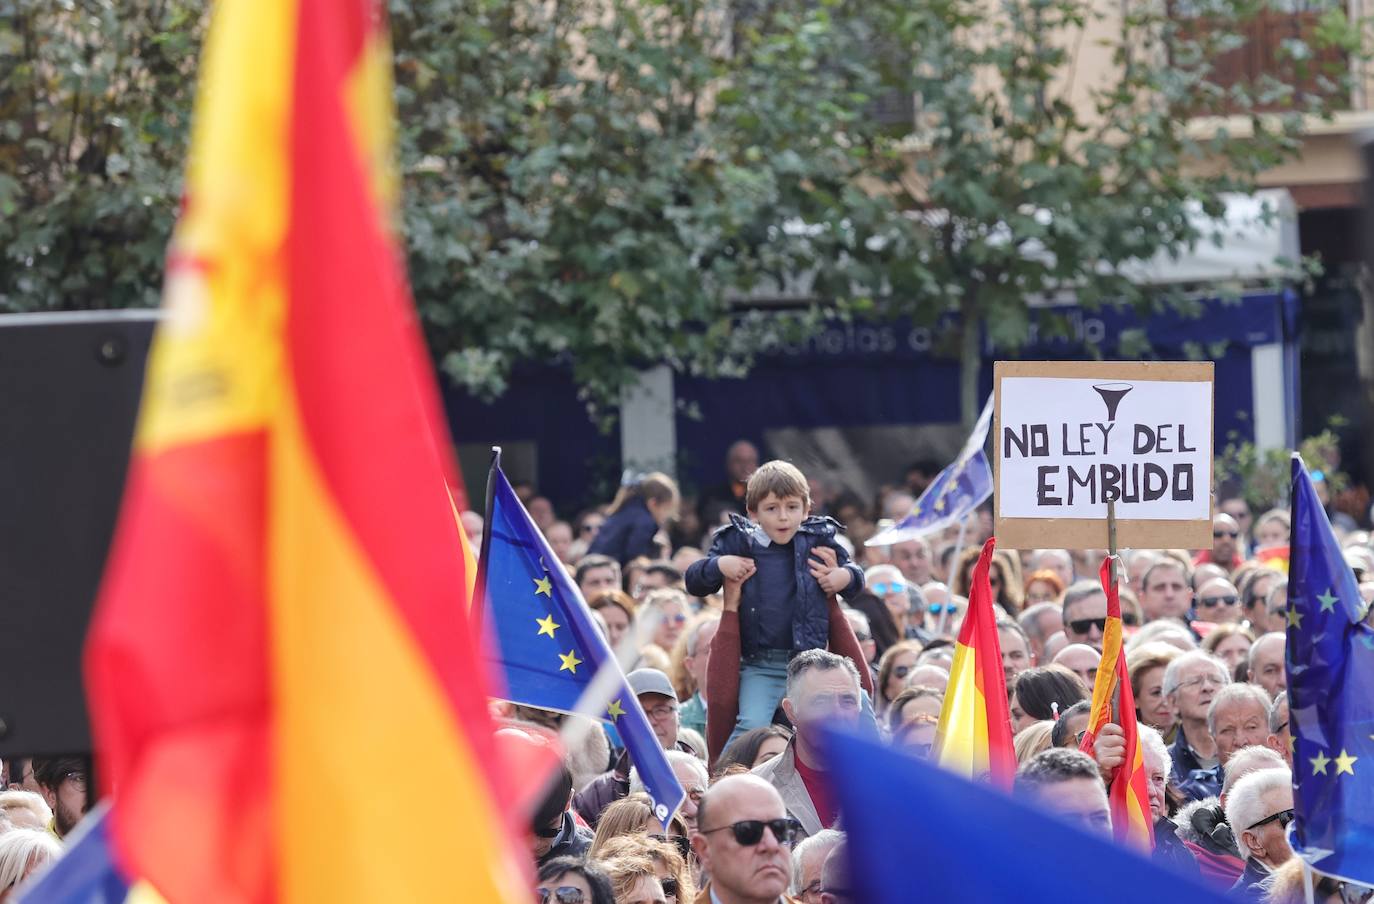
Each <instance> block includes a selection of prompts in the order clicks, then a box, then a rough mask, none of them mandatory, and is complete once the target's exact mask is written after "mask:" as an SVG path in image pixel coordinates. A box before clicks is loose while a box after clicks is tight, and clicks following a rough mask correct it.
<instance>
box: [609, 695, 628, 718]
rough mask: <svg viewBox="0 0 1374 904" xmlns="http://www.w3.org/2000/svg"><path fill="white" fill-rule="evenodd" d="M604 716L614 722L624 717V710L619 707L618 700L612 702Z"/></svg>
mask: <svg viewBox="0 0 1374 904" xmlns="http://www.w3.org/2000/svg"><path fill="white" fill-rule="evenodd" d="M606 715H608V716H610V717H611V721H612V722H614V721H615V720H616V719H619V718H620V717H621V716H623V715H625V708H624V707H623V706H621V705H620V701H619V700H612V701H611V705H610V706H608V707H606Z"/></svg>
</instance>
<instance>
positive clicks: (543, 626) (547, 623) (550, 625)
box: [534, 615, 563, 637]
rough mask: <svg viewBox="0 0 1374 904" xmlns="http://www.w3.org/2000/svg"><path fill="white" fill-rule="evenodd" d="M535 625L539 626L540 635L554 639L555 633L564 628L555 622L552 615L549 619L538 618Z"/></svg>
mask: <svg viewBox="0 0 1374 904" xmlns="http://www.w3.org/2000/svg"><path fill="white" fill-rule="evenodd" d="M534 623H535V624H536V625H538V626H539V633H540V634H547V635H549V636H550V637H553V632H554V631H556V630H558V629H559V628H561V627H563V626H562V625H560V624H558V623H557V622H556V621H554V620H553V616H552V615H550V616H549V617H548V618H536V619H535V620H534Z"/></svg>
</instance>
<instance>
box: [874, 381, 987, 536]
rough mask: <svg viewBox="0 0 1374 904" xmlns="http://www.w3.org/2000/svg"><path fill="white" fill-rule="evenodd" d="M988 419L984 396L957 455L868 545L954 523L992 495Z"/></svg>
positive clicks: (926, 531)
mask: <svg viewBox="0 0 1374 904" xmlns="http://www.w3.org/2000/svg"><path fill="white" fill-rule="evenodd" d="M991 423H992V399H991V397H989V398H988V401H987V404H985V405H984V406H983V413H982V414H980V415H979V416H978V423H976V424H975V425H974V427H973V432H972V433H970V434H969V437H968V440H967V441H966V442H965V443H964V448H963V449H962V450H961V451H960V452H959V457H958V458H956V459H954V461H953V462H952V463H951V464H950V465H949V466H947V467H946V468H945V469H944V470H943V471H941V472H940V473H939V474H937V475H935V479H934V480H932V481H931V482H930V485H929V486H928V487H926V489H925V492H924V493H922V494H921V498H920V499H917V500H916V504H915V505H913V506H912V507H911V514H909V515H907V516H906V517H905V518H903V519H902V520H901V521H898V522H897V523H896V524H894V525H892V527H890V528H888V529H887V530H885V531H883V532H882V533H880V534H878V535H877V536H875V537H874V538H873V539H871V540H869V541H868V543H867V544H866V545H868V546H890V545H891V544H893V543H901V542H902V541H904V540H910V539H913V538H915V537H919V536H922V535H924V534H928V533H931V532H933V531H937V530H941V529H942V528H944V527H946V526H948V525H950V524H956V523H958V522H959V521H960V520H961V519H962V518H964V517H966V516H967V515H968V513H969V512H971V511H973V510H974V509H976V508H977V507H978V506H980V505H982V504H983V503H984V502H985V501H986V500H987V498H988V497H989V496H991V495H992V466H991V465H989V464H988V456H987V453H986V452H984V451H983V444H984V443H985V442H987V438H988V426H989V425H990V424H991Z"/></svg>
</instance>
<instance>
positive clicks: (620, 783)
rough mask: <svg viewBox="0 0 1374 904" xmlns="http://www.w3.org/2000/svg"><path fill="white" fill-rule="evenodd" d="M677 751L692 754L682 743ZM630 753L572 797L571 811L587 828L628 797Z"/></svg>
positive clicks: (678, 744) (619, 758)
mask: <svg viewBox="0 0 1374 904" xmlns="http://www.w3.org/2000/svg"><path fill="white" fill-rule="evenodd" d="M677 749H678V750H682V751H685V752H687V753H693V750H692V748H691V747H688V746H687V745H686V744H685V743H683V742H682V741H678V742H677ZM631 765H632V764H631V763H630V752H629V751H628V750H626V751H622V752H621V754H620V756H619V757H617V758H616V761H615V765H614V766H612V767H611V770H610V771H609V772H603V773H601V774H600V775H598V776H597V777H596V778H594V779H592V780H591V781H590V782H588V783H587V787H585V788H583V789H582V790H581V791H579V792H577V793H576V794H574V795H573V809H574V810H576V811H577V815H578V816H581V817H582V819H583V821H584V822H586V823H587V825H589V826H593V827H594V826H595V825H596V824H597V823H598V822H600V821H601V813H602V811H604V810H605V809H606V808H607V807H609V806H610V805H611V804H613V803H615V802H616V801H618V800H620V799H621V798H622V797H628V796H629V795H630V766H631Z"/></svg>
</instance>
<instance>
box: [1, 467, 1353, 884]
mask: <svg viewBox="0 0 1374 904" xmlns="http://www.w3.org/2000/svg"><path fill="white" fill-rule="evenodd" d="M936 470H937V469H936V468H934V467H929V466H918V467H913V468H912V469H910V471H909V472H908V473H907V474H906V475H905V479H904V481H903V482H902V483H901V484H900V485H897V486H893V487H888V488H885V489H884V490H882V491H881V492H880V494H879V495H878V498H877V499H875V500H874V501H873V504H872V506H871V507H870V506H865V505H862V504H860V503H859V502H858V501H857V500H856V499H854V498H853V497H852V496H846V495H838V496H837V495H835V494H833V493H830V492H828V491H826V490H825V488H824V487H823V486H822V485H821V484H820V483H818V482H817V481H814V480H809V479H808V478H807V477H806V476H805V475H803V474H802V473H801V472H800V471H799V470H798V469H797V468H795V467H793V466H792V465H790V464H788V463H786V462H781V461H771V462H761V461H760V456H759V454H758V452H757V450H756V449H755V448H754V447H753V446H752V445H750V444H749V443H747V442H739V443H736V444H735V445H734V446H732V447H731V449H730V450H729V453H728V455H727V460H726V474H725V480H724V481H723V482H722V483H721V484H720V485H719V486H718V487H714V488H711V489H709V490H707V491H705V492H702V493H701V494H699V496H698V497H697V498H695V499H684V498H683V497H682V495H681V493H680V491H679V488H678V486H677V485H676V483H675V482H674V481H673V480H672V479H671V478H669V477H667V476H665V475H662V474H647V475H638V476H629V477H628V478H627V480H626V481H625V485H624V486H623V487H622V488H621V490H620V492H619V494H618V495H617V497H616V499H615V500H613V501H612V502H611V503H610V504H608V505H606V506H601V507H595V508H592V509H588V510H586V511H583V512H580V513H578V514H577V515H576V517H575V518H572V519H571V520H563V519H561V518H560V517H559V513H558V512H557V511H556V509H555V507H554V505H553V504H551V503H550V501H549V500H548V499H546V498H543V497H540V496H538V495H537V494H536V493H535V492H534V490H533V488H532V487H529V486H518V487H517V493H518V494H519V495H520V496H521V499H522V502H524V504H525V506H526V508H527V510H528V511H529V513H530V515H531V517H532V519H533V520H534V521H535V523H536V524H537V526H538V527H539V529H540V530H541V531H542V532H543V534H544V536H545V538H546V539H547V541H548V543H549V545H550V547H551V548H552V549H553V550H554V552H555V553H556V555H557V556H558V557H559V558H560V559H561V561H562V563H563V565H564V566H565V567H566V569H567V570H568V573H569V574H570V575H571V576H572V578H573V580H574V582H575V583H576V585H577V586H578V588H579V590H580V592H581V594H582V596H583V597H584V598H585V600H586V602H587V604H588V606H589V608H590V610H591V612H592V614H593V618H594V620H595V622H596V624H597V625H598V627H599V628H600V629H601V630H602V632H603V633H604V635H605V638H606V640H607V641H608V643H609V645H610V647H611V649H612V650H613V651H614V652H615V653H616V655H617V658H619V659H620V661H621V662H622V664H623V666H624V668H625V671H626V673H627V681H628V683H629V686H630V688H631V690H632V692H633V693H634V694H635V696H636V697H637V699H638V701H639V704H640V706H641V707H642V709H643V711H644V713H645V715H646V716H647V718H648V721H649V724H650V726H651V727H652V728H653V731H654V735H655V737H656V738H657V740H658V742H659V744H660V745H661V746H662V747H663V749H664V750H665V752H666V753H665V755H666V757H667V760H668V763H669V764H670V766H671V768H672V770H673V773H674V774H675V776H676V777H677V779H678V781H679V783H680V784H681V786H682V788H683V789H684V791H685V798H684V800H683V802H682V804H681V806H680V807H679V808H678V810H677V812H675V813H672V814H671V816H670V818H669V819H667V826H666V827H665V826H664V824H663V823H664V820H661V819H660V817H659V815H657V814H656V813H655V808H654V805H653V802H652V801H651V798H650V797H649V795H648V794H647V793H646V792H645V788H644V783H643V782H642V781H641V779H640V776H639V774H638V772H637V770H636V769H635V767H634V763H633V762H632V761H631V758H630V756H629V754H628V753H627V752H626V751H625V750H624V749H622V748H621V747H620V746H619V744H618V741H617V736H616V734H615V733H614V732H613V731H607V730H606V728H605V726H603V725H602V724H601V723H592V722H586V721H585V720H582V722H583V724H582V725H581V726H580V728H581V730H577V731H569V730H566V729H568V728H569V727H570V726H572V727H576V723H577V722H578V721H579V720H580V717H577V716H569V715H562V714H558V713H554V712H550V711H546V710H540V709H534V708H530V707H523V706H516V705H511V704H494V707H495V709H496V710H497V711H498V713H499V716H500V720H501V726H502V727H501V730H500V731H499V732H498V735H499V736H500V739H501V741H502V743H504V744H516V745H531V746H550V745H554V749H556V750H558V758H559V765H558V767H557V768H556V770H555V772H556V775H555V777H554V780H553V781H552V782H551V784H550V787H549V788H548V789H547V791H546V792H543V793H542V794H541V795H540V796H539V799H538V800H537V801H536V802H535V803H536V805H535V806H534V807H533V808H532V809H533V815H532V816H531V818H530V821H529V825H528V833H527V838H528V844H529V851H530V855H531V857H532V858H533V860H534V864H535V868H536V872H537V877H538V878H537V887H536V889H535V895H534V898H535V900H537V901H540V902H556V904H665V902H666V904H676V902H697V904H745V902H749V904H764V902H779V901H801V902H806V904H819V902H826V904H841V902H853V901H857V898H856V897H855V895H854V893H853V890H852V885H853V883H852V882H851V881H850V877H849V876H848V868H849V860H848V858H847V856H846V854H845V847H846V838H845V834H844V832H843V827H844V826H843V823H844V818H843V814H842V813H841V811H840V808H839V805H838V801H837V799H836V796H835V794H834V790H833V787H832V785H831V782H830V780H829V777H828V773H827V768H828V766H827V762H826V759H825V754H824V749H823V747H822V745H821V743H820V740H819V735H820V731H821V729H822V727H823V726H828V725H847V726H851V727H853V728H854V729H855V730H857V731H861V732H862V731H867V732H870V733H872V734H874V735H876V736H878V737H881V738H883V739H885V741H886V742H887V743H890V744H892V745H896V746H898V747H900V748H902V749H904V750H906V751H907V752H909V753H910V754H911V755H912V756H914V757H917V758H922V759H929V758H933V757H934V756H935V754H936V750H935V743H936V729H937V725H938V724H939V719H940V713H941V710H942V708H943V706H944V698H945V693H946V686H947V684H948V682H949V679H950V668H951V665H952V663H953V659H954V653H955V638H956V637H957V636H958V632H959V628H960V625H961V623H962V621H963V618H964V615H965V612H966V609H967V606H968V596H969V589H970V581H971V575H972V571H973V566H974V564H975V562H976V560H977V556H978V552H979V549H980V547H981V546H982V543H983V541H984V540H985V539H986V538H987V537H988V536H989V535H990V534H991V532H992V521H991V517H990V514H989V511H988V510H986V508H984V509H980V510H978V511H976V512H974V513H972V514H970V515H969V517H968V518H967V519H965V521H964V523H963V524H962V525H957V524H956V525H953V526H950V527H949V528H947V529H945V530H943V531H941V532H938V533H936V534H931V535H927V536H923V537H919V538H916V539H906V540H903V541H901V542H897V543H893V544H891V545H887V546H882V545H874V546H870V545H867V544H866V542H865V541H867V540H869V539H870V538H872V537H873V536H874V535H875V534H876V533H877V532H878V531H880V530H882V529H884V528H885V527H887V526H889V525H890V524H891V523H892V522H893V521H895V520H898V519H900V518H901V517H902V516H903V515H905V514H906V513H907V512H909V511H910V510H911V508H912V505H913V503H914V501H915V499H916V498H917V497H918V496H919V495H920V493H921V492H922V490H923V489H924V488H925V486H926V484H927V483H928V482H929V481H930V480H931V479H932V478H933V477H934V475H935V473H936ZM1333 520H1334V523H1335V524H1336V526H1337V532H1338V534H1339V536H1340V540H1341V542H1342V544H1343V546H1344V549H1345V555H1346V559H1347V562H1348V564H1349V566H1350V567H1351V569H1352V570H1353V571H1354V573H1355V575H1356V577H1357V579H1358V582H1359V584H1360V589H1361V592H1362V594H1363V595H1364V598H1365V600H1366V601H1369V600H1371V599H1374V544H1372V543H1371V538H1370V534H1369V533H1368V532H1366V531H1365V530H1361V529H1360V528H1359V526H1358V525H1357V524H1355V523H1353V522H1351V521H1350V519H1348V518H1345V519H1343V518H1337V519H1333ZM462 523H463V525H464V528H465V530H466V531H467V533H468V536H469V539H470V540H471V541H472V543H473V545H474V548H480V544H481V534H482V531H483V527H484V525H483V520H482V518H481V516H480V515H479V514H477V513H474V512H464V513H463V514H462ZM1288 530H1289V524H1288V514H1287V512H1286V511H1285V510H1282V509H1273V510H1270V511H1266V512H1263V513H1260V514H1259V515H1258V516H1255V515H1254V514H1253V513H1252V512H1251V510H1250V508H1249V506H1248V505H1247V504H1246V503H1245V502H1244V500H1243V499H1241V498H1240V497H1239V496H1234V497H1231V498H1223V499H1221V500H1220V501H1219V504H1218V509H1217V515H1216V517H1215V520H1214V522H1213V533H1212V544H1211V546H1210V548H1206V549H1201V550H1184V549H1134V550H1127V551H1124V553H1123V555H1122V568H1121V569H1120V570H1121V572H1122V578H1123V583H1122V586H1121V592H1120V595H1121V603H1122V613H1123V614H1122V619H1123V622H1124V625H1125V634H1126V636H1127V639H1126V643H1125V650H1126V663H1127V670H1128V673H1129V679H1130V683H1131V689H1132V691H1133V693H1134V697H1135V700H1136V705H1137V712H1136V716H1137V720H1138V723H1139V726H1140V735H1141V739H1142V747H1143V755H1144V761H1145V765H1146V770H1147V772H1148V775H1149V779H1150V805H1151V811H1152V813H1151V815H1152V817H1153V820H1154V834H1155V839H1156V845H1155V848H1154V851H1153V854H1152V856H1153V858H1154V859H1155V860H1156V861H1157V862H1158V863H1159V864H1161V866H1162V867H1163V868H1166V869H1169V870H1174V871H1178V872H1182V873H1186V874H1189V875H1191V876H1194V877H1196V878H1197V880H1198V881H1199V882H1203V883H1207V884H1210V885H1212V886H1214V887H1215V888H1217V889H1220V890H1224V891H1227V892H1229V893H1230V894H1232V895H1233V896H1235V897H1237V898H1239V899H1242V900H1250V901H1266V902H1275V904H1289V902H1295V901H1300V900H1303V892H1302V872H1301V864H1300V863H1299V862H1298V861H1297V860H1296V858H1295V857H1294V856H1293V853H1292V851H1291V849H1290V848H1289V845H1288V842H1287V838H1286V833H1285V830H1286V827H1287V826H1288V824H1289V823H1290V822H1291V820H1292V819H1293V812H1294V810H1293V808H1294V803H1293V791H1292V773H1291V770H1292V768H1293V745H1292V736H1291V734H1290V731H1289V720H1288V702H1287V696H1286V694H1285V682H1286V671H1285V666H1284V648H1285V642H1286V638H1285V634H1284V629H1285V623H1286V618H1285V605H1286V591H1287V581H1286V561H1287V560H1286V546H1287V543H1288ZM1047 539H1048V538H1047ZM1105 552H1106V551H1105V550H1064V549H1056V548H1052V547H1049V546H1047V548H1043V549H1034V550H1019V551H1014V550H1006V549H998V550H996V552H995V555H994V558H993V560H992V564H991V569H990V574H989V583H990V586H991V591H992V595H993V598H994V600H995V605H994V609H995V611H996V616H997V633H998V637H999V640H1000V645H1001V653H1002V666H1003V671H1004V674H1005V677H1006V686H1007V692H1008V703H1009V711H1010V714H1011V723H1012V724H1011V728H1012V731H1013V732H1014V746H1015V752H1016V757H1017V760H1018V763H1019V770H1018V772H1017V775H1016V779H1015V785H1014V791H1013V793H1014V795H1015V796H1017V797H1020V798H1023V799H1025V800H1027V801H1030V802H1033V803H1034V804H1035V806H1036V807H1037V808H1038V809H1039V810H1041V811H1042V812H1045V813H1050V814H1054V815H1056V816H1058V817H1059V818H1061V819H1064V820H1068V821H1070V822H1072V823H1075V824H1077V825H1079V826H1081V827H1082V828H1083V829H1084V830H1085V831H1086V832H1089V833H1096V834H1101V835H1104V836H1106V837H1108V838H1110V837H1111V836H1112V826H1111V820H1112V814H1111V810H1110V808H1109V806H1108V797H1107V789H1108V786H1109V783H1110V782H1111V781H1112V778H1113V776H1114V774H1115V772H1116V770H1117V767H1119V766H1120V765H1121V764H1122V762H1123V759H1124V747H1125V745H1124V740H1123V735H1122V731H1121V729H1120V728H1119V727H1118V726H1115V725H1107V726H1106V727H1105V728H1104V729H1103V730H1102V732H1101V733H1100V734H1099V736H1098V738H1097V741H1096V744H1095V746H1094V747H1093V752H1092V755H1089V754H1087V753H1083V752H1080V750H1079V747H1080V743H1081V740H1082V738H1083V736H1084V732H1085V729H1086V727H1087V722H1088V719H1089V710H1090V705H1089V702H1088V701H1089V698H1090V696H1091V689H1092V686H1093V683H1094V681H1095V678H1096V672H1097V668H1098V664H1099V662H1100V660H1101V649H1102V640H1103V632H1104V628H1105V624H1106V617H1107V600H1106V596H1105V594H1104V593H1103V590H1102V587H1101V585H1100V583H1099V581H1098V577H1097V573H1098V567H1099V565H1100V564H1101V561H1102V559H1103V557H1104V556H1105ZM555 738H556V739H557V740H555ZM90 768H91V764H90V762H89V760H88V759H84V758H72V757H64V758H51V759H42V758H37V759H11V760H7V761H5V762H4V764H3V769H4V772H3V774H0V788H6V789H8V790H5V791H3V792H2V793H0V902H4V901H5V900H6V899H7V897H9V896H10V895H11V894H12V893H13V890H14V889H15V888H16V887H17V886H18V885H19V884H20V883H21V882H22V881H23V880H24V879H25V877H27V876H29V875H31V874H32V873H33V872H34V871H36V870H38V869H40V868H42V866H43V865H44V864H46V863H48V862H49V861H51V860H52V859H54V858H56V857H58V856H60V854H61V851H62V839H63V838H65V837H66V836H68V835H69V834H70V833H71V832H72V830H73V829H74V828H75V827H76V825H77V824H78V823H79V822H80V820H81V819H82V817H83V814H84V813H85V812H86V809H87V807H88V805H89V798H90V795H89V794H87V781H88V776H89V774H90ZM924 815H925V817H927V818H938V814H924ZM989 832H995V827H989ZM1317 893H1318V897H1317V900H1320V901H1340V902H1349V901H1356V900H1360V901H1362V900H1367V899H1369V898H1370V896H1371V894H1374V892H1370V891H1369V890H1366V889H1360V888H1356V887H1353V886H1342V885H1340V883H1337V882H1335V880H1329V879H1322V880H1321V881H1320V882H1319V883H1318V886H1317Z"/></svg>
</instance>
